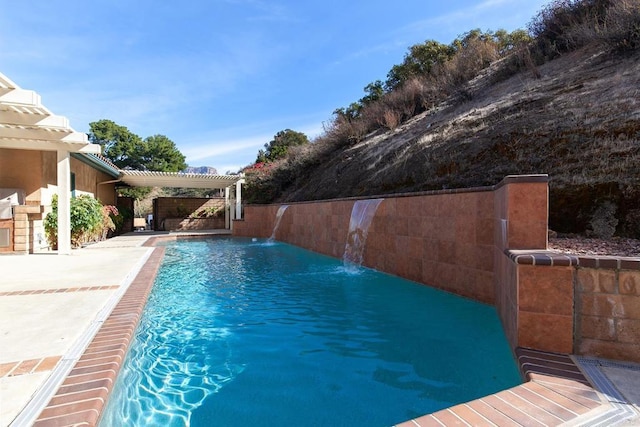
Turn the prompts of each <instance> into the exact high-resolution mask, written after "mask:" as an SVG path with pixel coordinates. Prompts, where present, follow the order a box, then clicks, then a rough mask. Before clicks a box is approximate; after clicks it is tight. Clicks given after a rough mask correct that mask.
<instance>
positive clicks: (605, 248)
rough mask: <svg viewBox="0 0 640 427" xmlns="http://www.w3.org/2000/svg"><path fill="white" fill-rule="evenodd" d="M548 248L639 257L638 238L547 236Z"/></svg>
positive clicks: (574, 252)
mask: <svg viewBox="0 0 640 427" xmlns="http://www.w3.org/2000/svg"><path fill="white" fill-rule="evenodd" d="M549 249H551V250H554V251H557V252H561V253H564V254H574V255H609V256H622V257H635V258H638V257H640V240H637V239H626V238H622V237H614V238H611V239H609V240H603V239H594V238H589V237H554V238H549Z"/></svg>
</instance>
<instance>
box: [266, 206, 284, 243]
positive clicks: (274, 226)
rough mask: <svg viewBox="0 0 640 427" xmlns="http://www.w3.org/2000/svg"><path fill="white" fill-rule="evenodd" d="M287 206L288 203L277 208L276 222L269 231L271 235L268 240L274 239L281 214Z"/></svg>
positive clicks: (272, 240)
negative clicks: (271, 230)
mask: <svg viewBox="0 0 640 427" xmlns="http://www.w3.org/2000/svg"><path fill="white" fill-rule="evenodd" d="M288 207H289V205H282V206H280V207H279V208H278V212H277V213H276V222H275V224H274V225H273V232H271V237H269V239H268V240H267V241H268V242H274V241H275V240H276V232H277V231H278V228H279V227H280V221H282V216H283V215H284V212H285V211H286V210H287V208H288Z"/></svg>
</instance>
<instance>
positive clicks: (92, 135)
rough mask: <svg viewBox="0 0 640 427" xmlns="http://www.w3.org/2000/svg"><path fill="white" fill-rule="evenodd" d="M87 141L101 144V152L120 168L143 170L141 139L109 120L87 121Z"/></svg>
mask: <svg viewBox="0 0 640 427" xmlns="http://www.w3.org/2000/svg"><path fill="white" fill-rule="evenodd" d="M89 128H90V132H89V141H91V142H92V143H94V144H100V145H101V146H102V154H103V155H104V156H105V157H106V158H107V159H109V160H111V161H112V162H113V164H114V165H116V166H118V167H119V168H120V169H125V168H131V169H137V170H145V168H144V167H143V164H142V155H143V151H144V149H143V143H142V139H141V138H140V137H139V136H138V135H136V134H135V133H132V132H131V131H129V129H127V128H126V127H125V126H120V125H118V124H116V123H115V122H113V121H111V120H100V121H97V122H92V123H89Z"/></svg>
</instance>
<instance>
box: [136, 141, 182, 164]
mask: <svg viewBox="0 0 640 427" xmlns="http://www.w3.org/2000/svg"><path fill="white" fill-rule="evenodd" d="M142 151H143V153H142V158H141V163H142V164H143V166H144V167H145V168H146V169H147V170H152V171H163V172H179V171H181V170H184V169H185V168H186V167H187V164H186V163H185V157H184V155H183V154H182V153H181V152H180V150H178V147H176V144H175V143H174V142H173V141H172V140H170V139H169V138H167V137H166V136H164V135H153V136H149V137H147V138H145V139H144V143H143V150H142Z"/></svg>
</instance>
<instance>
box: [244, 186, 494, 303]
mask: <svg viewBox="0 0 640 427" xmlns="http://www.w3.org/2000/svg"><path fill="white" fill-rule="evenodd" d="M354 203H355V200H354V199H349V200H332V201H323V202H313V203H295V204H291V205H290V206H289V207H288V208H287V210H286V211H285V213H284V215H283V216H282V219H281V222H280V226H279V228H278V230H277V233H276V238H277V239H278V240H280V241H285V242H288V243H291V244H294V245H297V246H300V247H303V248H306V249H310V250H312V251H315V252H319V253H322V254H326V255H330V256H333V257H336V258H341V257H342V255H343V253H344V249H345V242H346V238H347V234H348V230H349V220H350V216H351V210H352V208H353V205H354ZM493 205H494V202H493V192H492V191H491V188H480V189H475V190H473V191H468V192H454V191H443V192H434V193H421V194H419V195H407V196H394V197H385V198H384V201H383V202H382V203H381V204H380V205H379V207H378V209H377V211H376V213H375V216H374V219H373V222H372V223H371V226H370V228H369V234H368V238H367V243H366V248H365V251H364V260H363V264H364V265H366V266H368V267H371V268H375V269H377V270H380V271H385V272H387V273H390V274H394V275H397V276H400V277H405V278H407V279H410V280H415V281H417V282H422V283H427V284H429V285H431V286H434V287H437V288H441V289H444V290H447V291H449V292H454V293H456V294H460V295H464V296H467V297H471V298H475V299H477V300H480V301H484V302H487V303H491V304H492V303H494V295H495V292H494V283H493V280H494V276H493V255H492V254H493V227H494V219H493V209H494V207H493ZM278 208H279V206H275V205H270V206H246V207H245V211H244V214H245V220H244V221H242V220H241V221H235V222H234V224H233V233H234V235H236V236H251V237H253V236H255V237H268V236H270V235H271V233H272V231H273V228H274V222H275V216H276V212H277V210H278Z"/></svg>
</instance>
